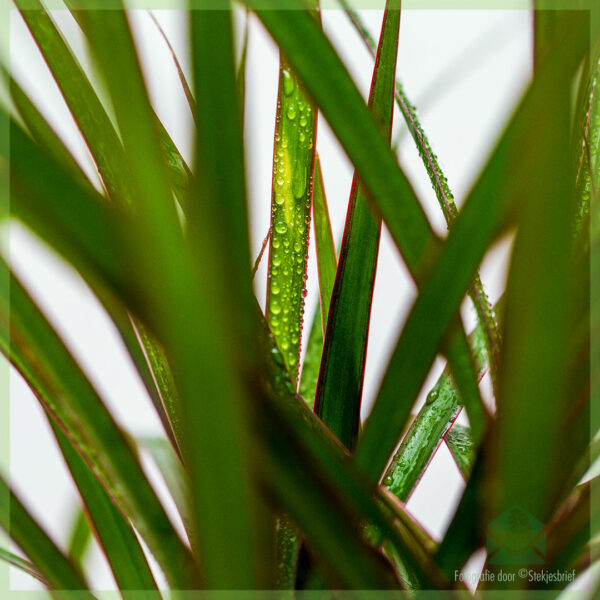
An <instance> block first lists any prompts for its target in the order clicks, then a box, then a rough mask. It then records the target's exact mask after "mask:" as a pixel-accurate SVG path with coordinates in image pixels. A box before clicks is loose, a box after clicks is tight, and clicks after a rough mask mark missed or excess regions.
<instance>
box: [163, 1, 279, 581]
mask: <svg viewBox="0 0 600 600" xmlns="http://www.w3.org/2000/svg"><path fill="white" fill-rule="evenodd" d="M217 8H222V9H223V10H195V11H192V15H191V21H192V36H191V38H192V50H193V65H194V82H195V86H196V91H195V97H196V102H197V107H198V111H197V126H198V127H197V140H196V163H195V176H196V180H195V181H196V185H197V187H196V190H195V196H194V202H193V204H192V205H191V207H190V211H189V216H188V234H189V236H190V246H191V248H192V250H193V254H194V256H195V257H202V258H203V260H202V262H201V265H200V266H201V268H200V269H199V270H198V271H197V273H198V275H200V276H201V280H200V282H199V283H200V284H201V286H202V298H201V300H202V305H200V306H198V307H195V309H196V310H198V311H199V310H200V309H203V310H204V312H203V313H202V322H201V323H200V324H201V326H202V328H201V329H200V330H198V331H196V333H195V335H196V336H198V337H203V333H202V331H206V334H205V335H206V339H202V340H200V342H197V341H195V340H194V341H193V343H191V344H187V345H186V346H183V347H182V348H181V352H182V353H184V354H185V360H186V361H187V362H188V368H189V369H190V371H191V373H190V374H191V375H193V377H191V378H190V384H193V385H190V387H189V388H187V391H188V394H189V397H187V398H186V399H185V400H186V401H185V402H184V405H185V408H186V410H187V416H188V422H189V425H190V426H192V425H193V429H191V430H190V431H191V434H190V435H193V436H194V440H193V452H192V453H191V455H192V457H193V462H192V463H191V466H190V476H191V480H192V490H193V492H194V502H195V503H194V513H195V518H196V521H197V534H198V538H197V539H198V542H197V543H198V546H199V553H200V562H201V564H202V571H203V573H204V574H205V577H206V584H207V585H208V586H210V587H215V588H227V589H232V588H242V589H248V588H256V587H258V588H259V589H260V588H269V587H270V586H271V585H272V570H271V568H270V567H271V564H272V563H271V561H270V558H269V557H270V556H271V553H272V540H273V538H272V536H273V530H272V526H271V525H272V522H271V519H270V517H271V515H270V514H268V509H267V507H265V506H264V503H262V502H261V501H260V499H259V498H258V494H257V490H256V486H255V482H253V481H252V480H251V477H252V476H253V474H254V472H255V469H256V466H257V463H255V462H253V461H256V460H258V457H257V456H256V454H255V451H256V447H255V443H254V436H253V431H252V426H253V421H252V419H251V416H252V414H253V413H254V411H255V410H256V406H255V405H254V404H252V403H251V397H250V394H249V390H248V383H249V381H252V379H253V378H254V377H255V373H256V371H255V370H256V369H258V360H259V357H258V355H257V354H255V353H254V352H252V351H250V352H249V349H251V348H252V347H253V345H255V344H256V335H257V332H256V330H255V328H256V312H255V307H256V300H255V298H254V295H253V293H252V281H251V276H250V270H249V265H250V264H251V262H250V241H249V232H248V217H247V202H246V184H245V177H244V154H243V143H242V130H241V123H240V111H239V102H238V95H237V91H236V81H235V61H234V56H233V32H232V22H231V19H232V14H231V10H230V5H229V2H227V1H225V0H223V2H221V3H219V6H217ZM208 199H209V200H210V201H208ZM190 345H191V347H192V348H194V347H198V350H199V352H198V353H197V355H196V356H195V357H193V356H190ZM199 358H201V360H202V361H203V362H204V365H203V369H202V370H201V372H200V373H199V374H196V372H197V371H198V360H199ZM181 359H182V357H180V356H179V354H178V355H177V357H176V359H175V360H181ZM198 375H200V381H196V379H198ZM199 386H200V387H199ZM181 387H182V394H183V386H181ZM199 389H200V390H204V393H202V394H201V395H200V397H201V398H203V399H204V400H205V401H204V402H201V403H198V402H197V397H198V395H199V393H200V392H199V391H198V390H199ZM215 424H216V425H217V426H218V429H217V430H215ZM231 540H235V543H234V544H232V543H231ZM216 547H218V548H220V551H219V552H215V548H216ZM232 565H236V568H235V569H234V570H233V571H232Z"/></svg>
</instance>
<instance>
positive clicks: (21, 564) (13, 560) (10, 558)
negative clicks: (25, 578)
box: [0, 548, 50, 587]
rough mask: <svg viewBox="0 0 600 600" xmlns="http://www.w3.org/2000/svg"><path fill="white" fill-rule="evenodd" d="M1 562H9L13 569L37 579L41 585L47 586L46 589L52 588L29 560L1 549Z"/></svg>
mask: <svg viewBox="0 0 600 600" xmlns="http://www.w3.org/2000/svg"><path fill="white" fill-rule="evenodd" d="M0 560H3V561H4V562H7V563H8V564H9V565H11V566H12V567H16V568H17V569H20V570H21V571H23V572H24V573H27V575H31V577H33V578H34V579H37V580H38V581H39V582H40V583H42V584H43V585H45V586H46V587H50V584H49V583H48V582H47V581H46V578H45V577H44V576H43V575H42V574H41V573H40V572H39V571H38V570H37V569H36V567H35V565H34V564H33V563H30V562H29V561H28V560H25V559H24V558H21V557H20V556H17V555H16V554H13V553H12V552H9V551H8V550H5V549H4V548H0Z"/></svg>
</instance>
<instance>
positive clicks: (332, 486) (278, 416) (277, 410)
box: [261, 325, 440, 589]
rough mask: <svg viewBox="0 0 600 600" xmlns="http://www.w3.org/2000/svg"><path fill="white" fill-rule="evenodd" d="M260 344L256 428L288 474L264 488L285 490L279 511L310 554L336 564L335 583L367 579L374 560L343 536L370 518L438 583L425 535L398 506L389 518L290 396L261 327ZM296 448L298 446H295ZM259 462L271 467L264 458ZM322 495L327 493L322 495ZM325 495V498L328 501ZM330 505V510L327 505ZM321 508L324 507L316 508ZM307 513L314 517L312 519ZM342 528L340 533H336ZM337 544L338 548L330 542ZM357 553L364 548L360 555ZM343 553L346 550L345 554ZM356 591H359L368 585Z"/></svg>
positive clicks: (325, 434) (306, 410)
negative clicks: (262, 386) (262, 389)
mask: <svg viewBox="0 0 600 600" xmlns="http://www.w3.org/2000/svg"><path fill="white" fill-rule="evenodd" d="M261 343H262V345H263V352H264V353H265V356H266V358H265V369H266V372H267V374H268V379H267V392H268V393H267V395H266V396H265V397H263V401H264V402H266V404H265V405H264V408H263V415H264V419H263V420H261V423H263V426H264V427H266V429H265V431H266V432H267V434H268V439H267V441H268V445H269V449H270V451H269V455H270V458H269V460H271V461H276V462H280V461H281V465H277V466H276V469H277V473H279V472H280V470H287V471H288V473H287V474H286V476H285V477H282V478H281V479H279V478H278V477H277V476H273V477H269V479H268V480H267V482H268V484H269V486H270V487H273V488H277V489H279V487H283V488H284V489H283V490H282V491H277V490H274V491H275V493H276V494H277V495H278V498H279V501H280V502H281V503H282V508H284V509H285V510H286V512H288V514H289V515H290V517H291V518H292V520H293V521H294V522H296V523H297V525H298V526H299V527H300V529H301V531H302V533H303V534H305V536H306V538H307V541H308V543H309V545H310V546H311V548H313V549H314V550H315V551H316V552H318V553H319V554H320V556H321V557H322V558H323V560H325V561H326V563H327V564H329V565H330V567H333V566H334V565H335V570H336V571H337V572H338V577H339V576H340V574H343V575H344V577H345V578H348V580H354V579H355V578H357V577H360V576H364V577H367V573H366V572H365V569H367V568H368V565H372V558H368V555H367V556H365V558H364V559H359V558H358V557H359V556H362V555H363V554H364V553H365V552H366V551H367V550H368V549H367V547H366V546H364V545H359V547H358V548H357V546H356V541H351V539H352V538H348V523H353V524H354V526H355V527H357V526H358V525H359V523H360V522H361V521H363V520H365V519H369V520H371V521H372V522H373V524H374V525H375V526H376V527H378V528H379V529H380V530H381V535H382V536H383V537H384V539H385V538H386V537H387V538H388V539H390V540H391V541H392V542H393V543H394V545H395V547H396V548H399V549H400V550H401V551H402V552H403V556H404V557H405V558H407V560H408V559H410V561H411V563H412V564H414V565H415V567H416V568H417V569H418V570H419V572H420V573H422V574H423V577H424V579H425V580H426V581H438V582H439V581H440V576H439V574H438V573H437V571H436V569H435V566H434V565H433V564H431V563H430V561H429V558H428V556H429V554H428V553H429V551H428V550H427V549H425V548H424V545H423V538H422V536H420V535H415V534H414V530H413V527H414V524H413V523H412V521H411V519H410V517H409V516H408V515H407V514H405V513H404V510H403V508H402V507H399V506H395V512H394V516H393V517H390V516H389V514H388V512H389V511H388V512H385V511H383V510H382V504H381V502H380V503H375V502H374V501H373V498H372V493H371V491H370V485H369V482H368V479H366V478H365V476H364V474H362V473H360V472H359V471H358V470H357V469H356V467H355V466H354V464H353V462H352V461H351V460H350V459H349V455H348V454H347V450H346V449H345V448H343V447H342V446H341V445H340V443H339V441H338V440H337V439H336V438H335V437H334V436H333V435H332V434H331V432H329V431H328V430H327V429H326V428H325V426H324V425H323V423H322V421H320V420H319V419H318V418H317V417H316V416H315V414H314V413H313V412H312V411H311V410H310V409H309V407H308V406H307V405H306V403H305V402H304V401H303V400H302V398H300V397H299V396H298V395H297V394H295V392H294V388H293V385H292V383H291V381H290V379H289V376H288V374H287V371H286V370H285V368H284V366H283V357H282V356H281V353H280V351H279V349H278V348H277V346H276V345H275V341H274V339H273V338H272V336H271V334H270V332H269V331H268V330H267V328H266V325H264V326H263V328H262V329H261ZM269 415H272V416H269ZM267 417H268V419H267ZM265 419H266V420H265ZM271 419H274V420H275V422H276V423H277V424H276V425H275V426H274V431H273V432H271V429H270V426H268V424H269V423H270V422H271ZM273 436H275V438H273ZM288 443H292V444H294V448H293V449H287V450H286V445H287V444H288ZM296 444H298V445H299V446H298V448H296ZM264 462H265V464H266V465H269V463H268V462H267V460H266V459H265V461H264ZM286 464H287V465H288V466H287V467H286V466H285V465H286ZM293 473H296V474H298V475H297V476H298V479H294V478H293V477H291V474H293ZM268 474H269V470H267V475H268ZM313 477H316V479H313ZM324 490H328V492H327V494H325V496H324V495H323V492H324ZM335 490H337V491H335ZM327 497H329V500H325V498H327ZM332 499H333V506H331V505H330V504H329V503H330V502H332ZM321 503H325V505H324V506H321ZM384 504H385V502H384ZM349 509H350V510H351V511H352V512H351V514H353V515H354V516H353V517H349V518H347V519H346V524H345V525H342V522H343V521H344V519H341V521H340V519H339V515H340V514H344V513H345V511H347V510H349ZM312 511H314V512H315V514H314V515H313V517H312V520H311V513H312ZM323 514H325V515H331V518H329V519H325V520H323V519H322V515H323ZM333 515H336V516H335V517H334V516H333ZM393 518H395V519H399V520H400V522H401V523H402V526H401V527H400V526H399V525H398V527H399V528H397V527H394V526H392V527H391V526H390V522H391V521H390V519H393ZM339 528H342V529H343V531H338V529H339ZM350 529H353V528H352V527H351V528H350ZM355 535H356V532H355ZM336 539H337V540H338V541H337V542H335V541H334V540H336ZM363 541H364V540H363ZM348 544H350V545H349V546H348ZM336 548H337V550H336ZM346 548H354V550H352V551H351V553H353V556H354V557H355V558H354V561H350V560H348V558H347V556H348V555H347V554H346ZM359 548H362V550H360V551H359ZM341 549H344V550H343V552H341ZM330 553H334V554H333V556H330ZM363 562H364V564H363V566H362V567H361V569H360V571H357V570H356V566H357V563H363ZM361 572H362V573H363V575H361ZM369 577H371V576H369ZM388 579H389V577H388ZM385 580H386V578H385V577H384V581H385ZM347 585H348V583H347ZM354 585H356V583H355V584H354ZM361 585H363V586H364V585H365V582H364V581H363V583H362V584H361ZM379 585H381V584H379ZM377 587H379V586H377ZM363 589H367V588H363Z"/></svg>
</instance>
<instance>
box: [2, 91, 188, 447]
mask: <svg viewBox="0 0 600 600" xmlns="http://www.w3.org/2000/svg"><path fill="white" fill-rule="evenodd" d="M10 85H11V94H12V98H13V101H14V102H15V105H16V107H17V109H18V110H19V113H20V114H21V116H22V117H23V120H24V122H25V124H26V125H27V127H28V129H29V131H30V133H31V134H32V136H33V137H34V139H35V140H36V141H37V143H38V144H40V145H41V146H42V148H44V149H45V150H46V151H47V152H48V153H49V154H50V155H51V156H52V157H53V158H54V159H55V160H56V161H57V162H58V163H59V164H61V165H62V166H63V167H64V168H65V169H66V170H67V171H69V172H70V173H72V174H73V175H74V177H75V179H76V180H77V182H79V184H80V185H81V186H82V187H84V188H86V189H88V190H89V193H90V195H91V196H93V197H95V198H96V200H97V201H98V202H100V203H102V198H101V197H100V196H99V195H98V194H97V193H96V192H95V190H94V189H93V188H92V187H91V186H89V182H88V180H87V178H86V177H85V175H84V174H83V172H82V171H81V169H80V167H79V166H78V165H77V163H76V162H75V160H74V159H73V157H72V156H71V154H70V153H69V151H68V150H67V149H66V147H65V146H64V145H63V143H62V141H61V140H60V138H59V137H58V136H57V135H56V133H55V132H54V131H53V130H52V128H51V127H50V125H49V124H48V123H47V122H46V120H45V119H44V117H43V116H42V115H41V114H40V113H39V111H38V110H37V108H36V107H35V105H34V104H33V102H32V101H31V100H30V99H29V98H28V96H27V95H26V94H25V93H24V92H23V90H22V89H21V87H20V86H19V85H18V84H17V82H16V81H14V80H13V79H11V80H10ZM18 135H19V139H21V136H20V134H18ZM25 141H26V142H27V143H28V141H27V140H25ZM28 145H29V143H28ZM30 147H31V146H30ZM28 154H29V153H28ZM34 154H37V151H36V152H35V153H34ZM29 158H30V159H31V158H32V156H29ZM22 164H23V166H26V167H28V169H29V172H30V175H29V177H33V173H34V172H36V169H35V167H34V166H33V165H32V164H31V162H29V163H25V162H23V163H22ZM21 177H25V175H24V173H21ZM62 181H63V182H64V183H66V184H67V186H68V185H69V184H68V183H67V181H66V179H62ZM17 185H18V184H17ZM54 203H55V202H54ZM38 212H39V211H37V210H36V211H35V213H38ZM35 213H34V214H35ZM82 275H83V276H84V278H86V279H87V281H88V284H89V285H90V286H91V287H92V289H93V290H94V292H95V293H96V295H97V296H98V299H99V300H100V302H101V303H102V304H103V306H104V308H105V309H106V310H107V312H108V313H109V315H110V317H111V318H112V320H113V322H114V323H115V325H116V327H117V329H118V331H119V334H120V336H121V338H122V340H123V342H124V344H125V346H126V348H127V350H128V351H129V353H130V355H131V358H132V360H133V362H134V364H135V366H136V368H137V369H138V372H139V374H140V376H141V378H142V381H143V382H144V384H145V386H146V389H147V391H148V393H149V395H150V397H151V399H152V402H153V404H154V406H155V408H156V410H157V412H158V415H159V417H160V419H161V421H162V422H163V426H164V428H165V431H166V433H167V435H169V437H170V439H171V441H172V443H173V445H174V447H176V448H178V444H177V442H176V440H175V435H174V433H173V432H174V431H175V433H177V434H180V435H181V427H180V423H179V422H180V420H181V419H180V418H179V415H178V407H179V402H178V397H177V391H176V389H175V387H174V384H173V383H172V377H171V376H170V372H169V367H168V363H167V361H166V357H164V353H163V352H162V350H161V348H160V346H159V345H158V343H157V342H156V340H154V339H153V338H152V336H151V335H150V333H149V332H147V331H146V330H145V328H144V326H143V325H142V324H141V322H140V321H139V320H138V321H136V319H133V318H131V317H130V315H128V314H127V312H126V310H125V309H124V308H123V307H122V306H121V305H120V303H119V302H117V301H115V299H114V298H112V297H111V296H110V294H107V293H106V291H105V290H104V289H103V288H102V286H100V285H98V284H97V282H95V281H94V280H90V279H89V273H86V272H82ZM86 275H87V277H86Z"/></svg>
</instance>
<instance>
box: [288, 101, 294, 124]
mask: <svg viewBox="0 0 600 600" xmlns="http://www.w3.org/2000/svg"><path fill="white" fill-rule="evenodd" d="M287 118H288V119H289V120H290V121H293V120H294V119H295V118H296V107H295V106H294V105H293V104H292V106H290V107H289V108H288V110H287Z"/></svg>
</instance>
